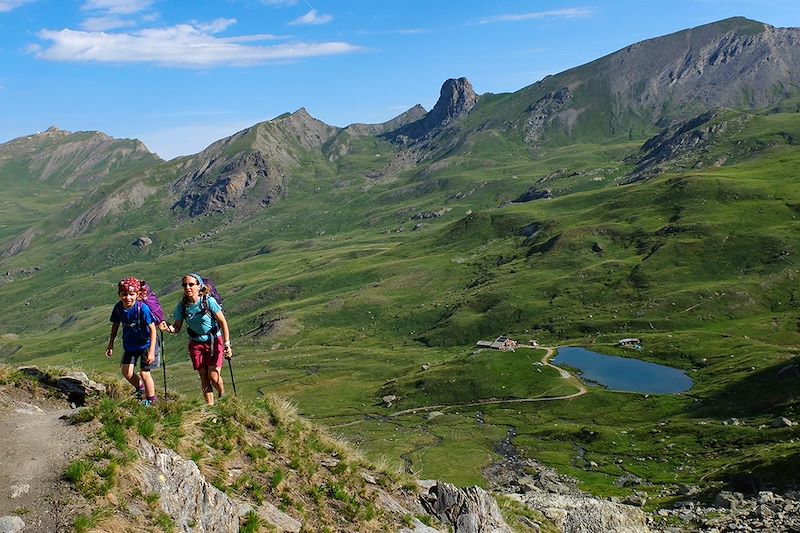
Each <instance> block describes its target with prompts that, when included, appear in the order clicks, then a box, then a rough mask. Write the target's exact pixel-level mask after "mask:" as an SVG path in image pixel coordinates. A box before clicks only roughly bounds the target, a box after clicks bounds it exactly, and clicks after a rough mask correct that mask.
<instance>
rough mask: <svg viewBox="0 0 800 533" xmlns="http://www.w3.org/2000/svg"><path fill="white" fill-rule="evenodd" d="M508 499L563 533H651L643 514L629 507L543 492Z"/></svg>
mask: <svg viewBox="0 0 800 533" xmlns="http://www.w3.org/2000/svg"><path fill="white" fill-rule="evenodd" d="M509 497H511V498H513V499H516V500H518V501H519V502H521V503H523V504H524V505H525V506H527V507H529V508H531V509H534V510H537V511H539V512H541V513H542V514H543V515H544V516H546V517H547V518H549V519H550V520H552V521H553V523H554V524H555V525H556V526H557V527H558V528H559V529H560V530H561V531H563V532H564V533H605V532H607V531H614V532H615V533H650V528H649V527H648V526H647V518H646V516H645V514H644V513H643V512H642V510H641V509H638V508H636V507H632V506H630V505H623V504H619V503H614V502H610V501H607V500H599V499H597V498H592V497H589V496H580V495H574V494H554V493H550V492H543V491H530V492H526V493H525V494H512V495H510V496H509Z"/></svg>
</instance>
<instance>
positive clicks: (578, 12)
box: [478, 7, 593, 24]
mask: <svg viewBox="0 0 800 533" xmlns="http://www.w3.org/2000/svg"><path fill="white" fill-rule="evenodd" d="M592 13H593V12H592V10H591V9H586V8H582V7H571V8H566V9H554V10H552V11H536V12H533V13H518V14H513V15H495V16H493V17H486V18H483V19H480V20H479V21H478V24H495V23H497V22H520V21H524V20H537V19H546V18H583V17H588V16H589V15H591V14H592Z"/></svg>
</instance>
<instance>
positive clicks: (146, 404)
mask: <svg viewBox="0 0 800 533" xmlns="http://www.w3.org/2000/svg"><path fill="white" fill-rule="evenodd" d="M139 403H140V404H141V405H142V407H152V406H153V400H142V401H141V402H139Z"/></svg>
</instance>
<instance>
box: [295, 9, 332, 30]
mask: <svg viewBox="0 0 800 533" xmlns="http://www.w3.org/2000/svg"><path fill="white" fill-rule="evenodd" d="M331 20H333V17H332V16H331V15H320V14H319V12H318V11H317V10H316V9H312V10H311V11H309V12H308V13H306V14H305V15H303V16H302V17H298V18H296V19H294V20H293V21H291V22H290V23H289V25H291V26H296V25H299V24H302V25H315V24H327V23H328V22H330V21H331Z"/></svg>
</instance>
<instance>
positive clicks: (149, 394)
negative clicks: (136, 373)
mask: <svg viewBox="0 0 800 533" xmlns="http://www.w3.org/2000/svg"><path fill="white" fill-rule="evenodd" d="M140 375H141V376H142V382H143V383H144V395H145V397H146V398H153V397H154V396H155V395H156V384H155V383H153V376H152V375H150V371H149V370H142V371H141V373H140Z"/></svg>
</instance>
